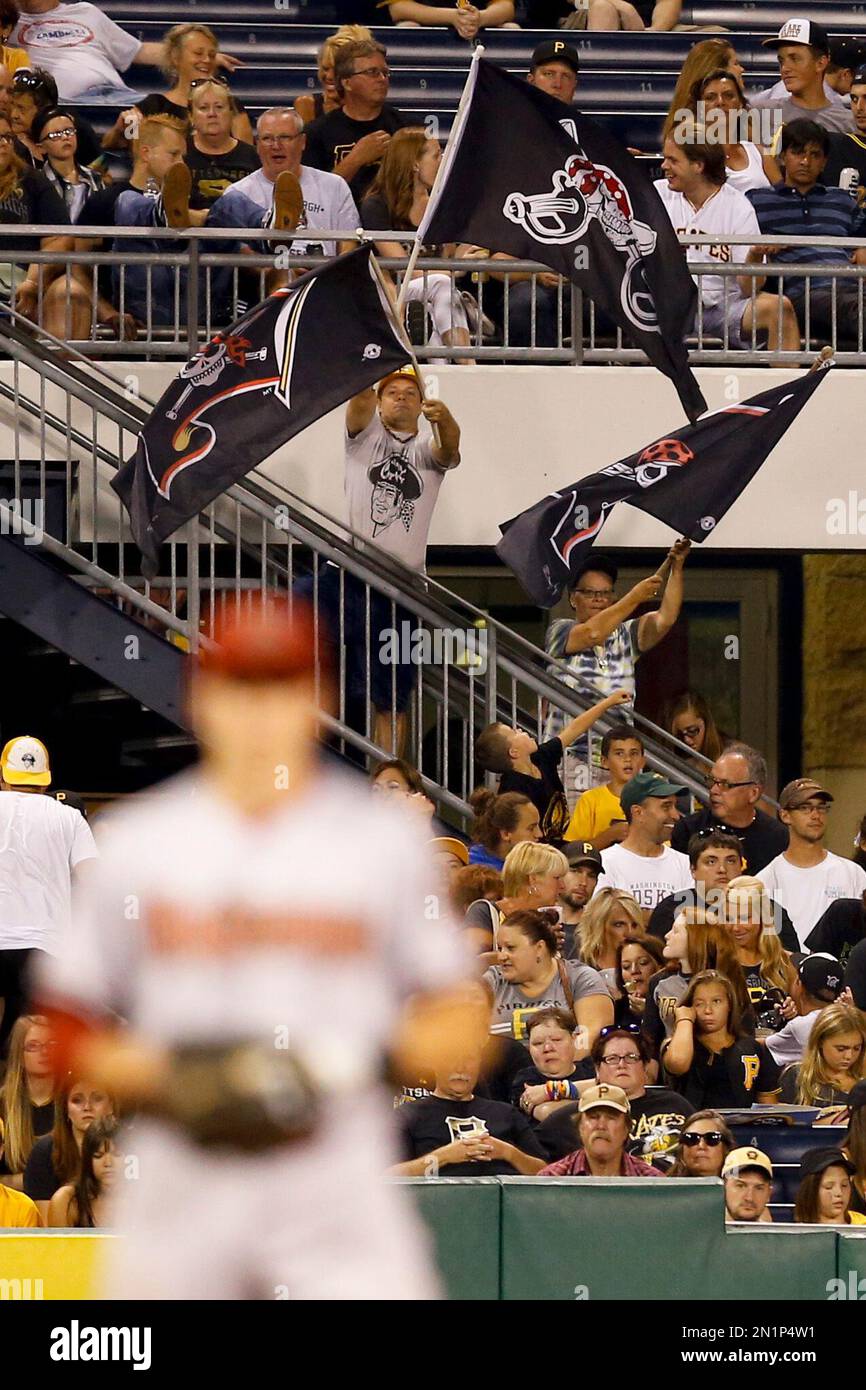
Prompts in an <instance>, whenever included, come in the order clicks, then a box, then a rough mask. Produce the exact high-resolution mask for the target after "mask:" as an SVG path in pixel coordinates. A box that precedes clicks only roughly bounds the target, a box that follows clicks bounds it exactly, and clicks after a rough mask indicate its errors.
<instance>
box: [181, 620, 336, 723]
mask: <svg viewBox="0 0 866 1390" xmlns="http://www.w3.org/2000/svg"><path fill="white" fill-rule="evenodd" d="M326 650H327V649H326V648H324V647H323V648H322V649H321V650H319V653H318V657H319V663H320V665H321V664H322V662H323V660H324V665H325V667H327V655H326ZM316 656H317V645H316V627H315V618H314V614H313V609H312V606H311V605H310V604H309V603H307V602H306V601H305V600H303V599H300V598H295V599H294V600H293V601H292V603H291V605H290V604H289V603H288V602H287V601H286V600H285V599H283V598H272V599H269V600H265V599H263V598H261V597H260V596H259V595H253V597H252V599H251V601H250V602H249V603H248V604H245V605H244V607H243V608H242V609H241V608H237V609H229V610H228V611H227V612H226V613H225V614H223V615H221V616H220V617H218V618H217V621H216V623H215V625H214V632H213V641H212V642H211V643H208V645H207V646H203V647H201V648H200V649H199V653H198V667H199V669H200V670H201V671H203V672H205V673H206V674H207V675H209V676H222V677H226V678H229V679H233V680H249V681H280V680H291V679H293V678H295V677H298V676H305V675H307V674H308V673H310V672H311V671H312V670H313V669H314V667H315V664H316ZM253 717H255V716H254V714H253Z"/></svg>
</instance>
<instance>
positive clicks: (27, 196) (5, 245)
mask: <svg viewBox="0 0 866 1390" xmlns="http://www.w3.org/2000/svg"><path fill="white" fill-rule="evenodd" d="M3 222H5V223H6V224H7V225H8V226H14V227H26V226H33V227H34V228H36V229H37V230H38V228H39V226H40V224H41V225H42V226H46V227H49V226H53V225H55V224H57V225H59V224H60V223H66V224H68V222H69V213H68V212H67V210H66V204H65V203H64V201H63V199H62V198H61V197H60V194H59V193H58V192H57V190H56V189H54V188H52V187H51V184H50V183H49V182H48V180H47V179H46V178H45V177H44V175H42V174H37V172H36V170H35V169H25V170H24V172H23V173H22V175H21V178H20V180H19V182H18V183H17V184H16V185H15V187H14V188H13V189H12V191H11V192H10V193H8V194H7V195H6V197H5V198H3V199H0V223H3ZM39 240H40V239H39V236H38V235H37V236H33V237H21V238H18V237H15V238H14V239H13V238H12V237H9V238H8V239H6V238H5V237H3V236H2V234H0V248H2V249H3V250H9V251H11V250H15V249H17V250H19V251H37V250H38V249H39Z"/></svg>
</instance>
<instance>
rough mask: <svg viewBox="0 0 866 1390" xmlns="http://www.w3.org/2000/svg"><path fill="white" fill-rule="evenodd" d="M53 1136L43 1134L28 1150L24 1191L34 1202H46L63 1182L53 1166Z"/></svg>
mask: <svg viewBox="0 0 866 1390" xmlns="http://www.w3.org/2000/svg"><path fill="white" fill-rule="evenodd" d="M53 1148H54V1137H53V1135H51V1134H44V1135H43V1136H42V1138H41V1139H37V1140H36V1143H35V1144H34V1145H33V1148H32V1149H31V1150H30V1157H29V1158H28V1160H27V1167H26V1168H25V1169H24V1191H25V1193H26V1195H27V1196H28V1197H32V1199H33V1201H34V1202H48V1201H50V1199H51V1198H52V1197H53V1196H54V1194H55V1192H56V1191H57V1189H58V1187H62V1186H63V1184H62V1182H61V1181H60V1178H59V1176H58V1174H57V1172H56V1170H55V1168H54V1162H53V1158H52V1151H53Z"/></svg>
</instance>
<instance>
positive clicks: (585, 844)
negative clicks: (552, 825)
mask: <svg viewBox="0 0 866 1390" xmlns="http://www.w3.org/2000/svg"><path fill="white" fill-rule="evenodd" d="M563 851H564V854H565V857H566V859H567V860H568V867H569V868H570V869H576V868H577V866H578V864H594V865H595V867H596V868H597V869H599V870H600V869H601V867H602V863H601V851H600V850H597V849H596V848H595V846H594V845H591V844H590V842H589V840H567V841H566V842H565V844H564V845H563Z"/></svg>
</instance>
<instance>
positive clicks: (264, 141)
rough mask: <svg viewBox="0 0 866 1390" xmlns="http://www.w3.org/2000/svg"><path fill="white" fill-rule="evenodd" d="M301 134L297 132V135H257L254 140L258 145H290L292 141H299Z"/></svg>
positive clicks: (300, 131) (301, 132)
mask: <svg viewBox="0 0 866 1390" xmlns="http://www.w3.org/2000/svg"><path fill="white" fill-rule="evenodd" d="M303 133H304V132H303V131H302V130H299V131H298V133H297V135H257V136H256V139H257V140H258V142H259V144H260V145H290V144H291V143H292V141H293V140H300V138H301V136H302V135H303Z"/></svg>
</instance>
